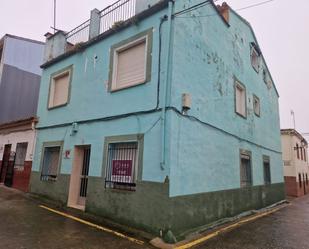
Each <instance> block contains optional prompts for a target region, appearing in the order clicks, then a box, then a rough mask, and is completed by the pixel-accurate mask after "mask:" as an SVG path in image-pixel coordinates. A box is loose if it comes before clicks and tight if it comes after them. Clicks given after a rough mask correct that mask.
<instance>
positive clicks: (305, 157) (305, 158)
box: [304, 148, 307, 162]
mask: <svg viewBox="0 0 309 249" xmlns="http://www.w3.org/2000/svg"><path fill="white" fill-rule="evenodd" d="M306 153H307V151H306V148H304V160H305V162H307V156H306Z"/></svg>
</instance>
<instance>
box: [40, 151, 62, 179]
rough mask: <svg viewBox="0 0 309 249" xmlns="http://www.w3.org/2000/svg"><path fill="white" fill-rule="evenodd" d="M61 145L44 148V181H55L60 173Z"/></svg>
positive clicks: (42, 177) (42, 175) (42, 176)
mask: <svg viewBox="0 0 309 249" xmlns="http://www.w3.org/2000/svg"><path fill="white" fill-rule="evenodd" d="M59 157H60V147H59V146H55V147H46V148H45V149H44V157H43V165H42V174H41V180H42V181H55V180H56V179H57V174H58V166H59Z"/></svg>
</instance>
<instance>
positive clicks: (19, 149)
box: [14, 143, 28, 168]
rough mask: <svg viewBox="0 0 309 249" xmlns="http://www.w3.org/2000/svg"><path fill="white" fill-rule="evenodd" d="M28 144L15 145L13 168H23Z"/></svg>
mask: <svg viewBox="0 0 309 249" xmlns="http://www.w3.org/2000/svg"><path fill="white" fill-rule="evenodd" d="M27 147H28V143H18V144H17V145H16V157H15V164H14V168H22V167H24V163H25V159H26V153H27Z"/></svg>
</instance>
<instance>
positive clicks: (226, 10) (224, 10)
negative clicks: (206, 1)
mask: <svg viewBox="0 0 309 249" xmlns="http://www.w3.org/2000/svg"><path fill="white" fill-rule="evenodd" d="M217 8H218V10H219V12H220V14H221V15H222V16H223V18H224V19H225V21H226V22H227V23H229V21H230V6H228V4H227V3H226V2H223V3H222V5H221V6H220V5H217Z"/></svg>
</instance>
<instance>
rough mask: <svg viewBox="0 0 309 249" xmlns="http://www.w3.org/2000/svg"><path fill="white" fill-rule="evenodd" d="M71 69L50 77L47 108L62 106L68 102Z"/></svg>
mask: <svg viewBox="0 0 309 249" xmlns="http://www.w3.org/2000/svg"><path fill="white" fill-rule="evenodd" d="M71 77H72V67H69V68H67V69H64V70H62V71H61V72H58V73H56V74H54V75H52V76H51V82H50V88H49V100H48V108H49V109H51V108H55V107H60V106H64V105H66V104H67V103H68V102H69V91H70V81H71Z"/></svg>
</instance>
